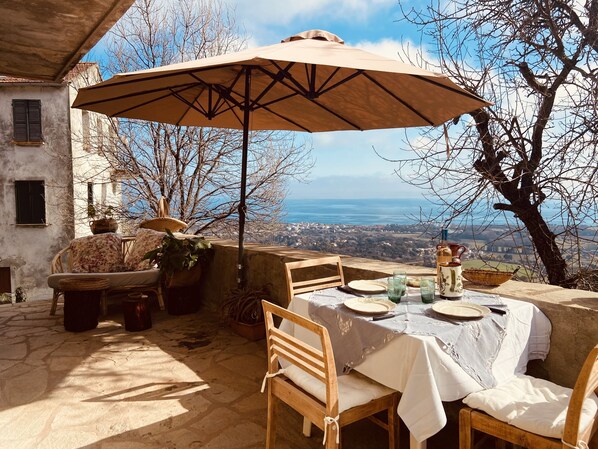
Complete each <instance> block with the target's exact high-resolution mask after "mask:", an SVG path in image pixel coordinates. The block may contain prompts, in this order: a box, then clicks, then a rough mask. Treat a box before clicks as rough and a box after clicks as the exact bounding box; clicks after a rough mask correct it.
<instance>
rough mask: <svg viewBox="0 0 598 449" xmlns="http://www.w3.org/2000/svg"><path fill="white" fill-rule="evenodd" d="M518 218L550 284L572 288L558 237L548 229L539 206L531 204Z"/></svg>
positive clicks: (520, 212)
mask: <svg viewBox="0 0 598 449" xmlns="http://www.w3.org/2000/svg"><path fill="white" fill-rule="evenodd" d="M517 216H518V218H519V219H520V220H521V221H522V222H523V224H524V225H525V227H526V229H527V230H528V232H529V235H530V237H531V239H532V242H533V243H534V246H535V248H536V251H537V252H538V255H539V256H540V260H542V263H543V264H544V267H545V268H546V274H547V276H548V282H549V283H550V284H552V285H559V286H561V287H566V288H571V285H569V283H568V282H567V262H566V261H565V259H564V258H563V255H562V254H561V251H560V249H559V247H558V245H557V244H556V236H555V235H554V233H552V231H551V230H550V229H549V228H548V225H547V224H546V221H544V218H543V217H542V215H541V214H540V211H539V210H538V207H537V206H534V205H531V204H529V205H528V206H527V207H525V208H521V209H519V212H518V214H517Z"/></svg>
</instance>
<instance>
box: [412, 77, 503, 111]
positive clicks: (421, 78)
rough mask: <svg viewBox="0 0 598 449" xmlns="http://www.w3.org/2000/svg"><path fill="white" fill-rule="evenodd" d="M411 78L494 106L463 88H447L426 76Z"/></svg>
mask: <svg viewBox="0 0 598 449" xmlns="http://www.w3.org/2000/svg"><path fill="white" fill-rule="evenodd" d="M411 76H412V77H414V78H417V79H419V80H421V81H424V82H426V83H429V84H433V85H435V86H438V87H441V88H443V89H446V90H450V91H451V92H454V93H456V94H459V95H461V96H463V97H467V98H471V99H472V100H477V101H483V102H485V103H486V104H488V105H491V104H492V103H489V102H487V101H486V100H484V99H483V98H480V97H478V96H477V95H475V94H472V93H471V92H468V91H466V90H465V89H463V88H459V87H457V88H454V87H451V86H446V85H444V84H442V83H439V82H437V81H434V80H432V79H430V78H427V77H425V76H422V75H411Z"/></svg>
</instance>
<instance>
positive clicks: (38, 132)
mask: <svg viewBox="0 0 598 449" xmlns="http://www.w3.org/2000/svg"><path fill="white" fill-rule="evenodd" d="M12 116H13V125H14V139H15V141H16V142H41V141H42V105H41V101H40V100H13V101H12Z"/></svg>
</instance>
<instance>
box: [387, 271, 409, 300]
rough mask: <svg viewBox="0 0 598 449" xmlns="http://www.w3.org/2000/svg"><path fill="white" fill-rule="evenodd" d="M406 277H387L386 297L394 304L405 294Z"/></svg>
mask: <svg viewBox="0 0 598 449" xmlns="http://www.w3.org/2000/svg"><path fill="white" fill-rule="evenodd" d="M406 279H407V278H406V277H402V276H393V277H389V278H388V290H387V291H388V299H390V300H391V301H392V302H394V303H395V304H398V303H400V302H401V298H402V297H403V296H404V295H405V290H406V288H407V287H406Z"/></svg>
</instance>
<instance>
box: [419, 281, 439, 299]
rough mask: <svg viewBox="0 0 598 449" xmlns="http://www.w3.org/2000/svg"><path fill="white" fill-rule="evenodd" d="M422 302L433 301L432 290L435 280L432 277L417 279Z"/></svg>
mask: <svg viewBox="0 0 598 449" xmlns="http://www.w3.org/2000/svg"><path fill="white" fill-rule="evenodd" d="M419 289H420V292H421V297H422V302H423V303H424V304H431V303H433V302H434V291H435V290H436V281H435V280H434V278H421V279H420V281H419Z"/></svg>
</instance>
